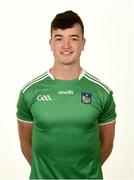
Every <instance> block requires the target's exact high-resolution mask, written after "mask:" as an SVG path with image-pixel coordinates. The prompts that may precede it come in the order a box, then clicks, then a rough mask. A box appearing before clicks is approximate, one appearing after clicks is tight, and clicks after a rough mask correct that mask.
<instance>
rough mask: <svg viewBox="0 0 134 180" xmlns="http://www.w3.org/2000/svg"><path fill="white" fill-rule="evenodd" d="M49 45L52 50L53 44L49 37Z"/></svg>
mask: <svg viewBox="0 0 134 180" xmlns="http://www.w3.org/2000/svg"><path fill="white" fill-rule="evenodd" d="M49 45H50V47H51V51H52V50H53V46H52V39H49Z"/></svg>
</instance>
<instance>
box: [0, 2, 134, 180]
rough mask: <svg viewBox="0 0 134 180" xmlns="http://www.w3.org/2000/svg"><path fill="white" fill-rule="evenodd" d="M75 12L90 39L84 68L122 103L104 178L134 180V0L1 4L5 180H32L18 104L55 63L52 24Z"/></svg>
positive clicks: (0, 173) (0, 170)
mask: <svg viewBox="0 0 134 180" xmlns="http://www.w3.org/2000/svg"><path fill="white" fill-rule="evenodd" d="M70 9H71V10H74V11H76V12H77V13H78V14H79V15H80V16H81V18H82V19H83V22H84V25H85V38H86V40H87V43H86V46H85V51H84V52H83V54H82V57H81V65H82V66H83V68H84V69H86V70H87V71H88V72H89V73H91V74H93V75H94V76H96V77H98V78H99V79H101V80H102V81H103V82H105V83H106V84H107V85H108V86H109V87H110V88H111V89H112V90H113V92H114V98H115V101H116V105H117V113H118V116H117V124H116V136H115V143H114V149H113V152H112V155H111V156H110V158H109V159H108V160H107V162H106V163H105V164H104V166H103V172H104V177H105V179H116V180H118V179H127V180H128V179H134V143H133V142H134V140H133V139H134V123H133V122H132V121H134V115H133V111H134V109H133V108H134V106H133V102H134V99H133V93H134V88H133V86H132V83H133V82H132V71H133V68H134V64H133V63H132V47H133V33H134V24H132V23H133V20H134V16H133V15H134V14H132V13H133V11H134V5H133V0H38V1H37V0H27V1H25V0H23V1H20V0H16V1H15V0H12V1H6V0H3V1H2V0H1V1H0V85H1V86H0V115H1V118H0V179H2V180H6V179H14V180H18V179H19V180H24V179H28V177H29V173H30V167H29V165H28V163H27V162H26V160H25V159H24V157H23V155H22V153H21V150H20V145H19V139H18V132H17V123H16V115H15V114H16V103H17V99H18V94H19V91H20V89H21V88H22V86H23V85H24V84H25V83H27V82H28V81H30V80H31V79H33V78H34V77H36V76H38V75H40V74H42V73H43V72H45V71H46V70H48V69H49V68H50V67H51V66H52V64H53V56H52V54H51V51H50V47H49V44H48V42H49V38H50V32H49V31H50V23H51V20H52V19H53V17H54V16H55V15H56V14H57V13H59V12H63V11H65V10H70Z"/></svg>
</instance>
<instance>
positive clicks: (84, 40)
mask: <svg viewBox="0 0 134 180" xmlns="http://www.w3.org/2000/svg"><path fill="white" fill-rule="evenodd" d="M85 43H86V39H85V38H83V46H82V50H84V47H85Z"/></svg>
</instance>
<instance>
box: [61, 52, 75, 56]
mask: <svg viewBox="0 0 134 180" xmlns="http://www.w3.org/2000/svg"><path fill="white" fill-rule="evenodd" d="M72 53H73V52H72V51H63V52H61V54H63V55H71V54H72Z"/></svg>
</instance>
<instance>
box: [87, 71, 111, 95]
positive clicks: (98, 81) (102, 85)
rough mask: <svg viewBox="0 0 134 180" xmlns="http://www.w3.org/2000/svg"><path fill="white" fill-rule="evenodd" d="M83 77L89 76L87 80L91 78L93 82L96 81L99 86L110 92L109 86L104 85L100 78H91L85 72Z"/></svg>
mask: <svg viewBox="0 0 134 180" xmlns="http://www.w3.org/2000/svg"><path fill="white" fill-rule="evenodd" d="M85 77H87V78H89V80H92V81H93V82H96V83H97V84H99V85H100V86H101V87H103V88H104V89H105V90H106V91H107V92H108V93H110V92H111V90H110V88H109V87H108V86H107V85H105V84H104V83H102V82H101V81H100V80H98V79H96V78H92V77H90V76H89V75H87V74H85Z"/></svg>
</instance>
